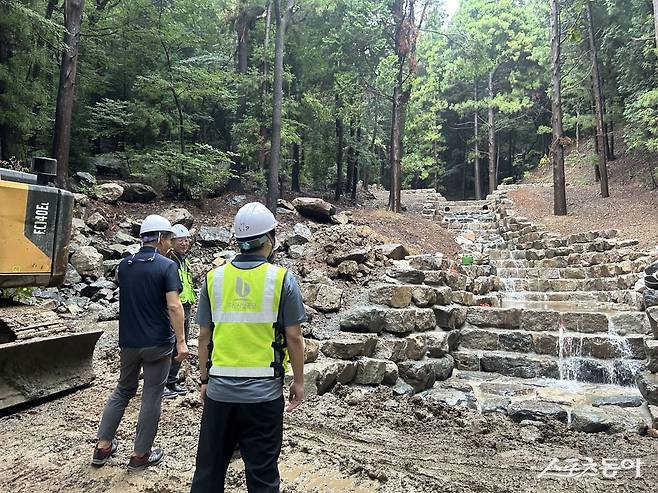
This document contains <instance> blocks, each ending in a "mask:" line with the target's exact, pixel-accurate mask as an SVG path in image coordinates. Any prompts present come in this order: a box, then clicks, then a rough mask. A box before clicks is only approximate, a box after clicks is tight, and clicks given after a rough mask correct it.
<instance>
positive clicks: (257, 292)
mask: <svg viewBox="0 0 658 493" xmlns="http://www.w3.org/2000/svg"><path fill="white" fill-rule="evenodd" d="M285 274H286V269H284V268H282V267H277V266H274V265H271V264H268V263H263V264H261V265H259V266H258V267H254V268H252V269H239V268H237V267H235V266H233V264H230V263H229V264H227V265H224V266H221V267H218V268H217V269H214V270H212V271H210V272H209V273H208V276H207V282H206V285H207V287H208V297H209V299H210V309H211V312H212V320H213V323H214V330H213V336H212V339H213V350H212V356H211V361H212V367H211V368H210V372H209V373H210V375H213V376H226V377H274V376H276V375H277V374H276V373H275V367H281V366H282V367H283V368H282V369H283V371H284V372H285V366H286V360H287V355H286V354H285V350H284V349H283V345H284V341H283V335H282V333H280V331H278V330H277V328H276V327H275V324H276V321H277V318H278V313H279V304H280V301H281V291H282V288H283V281H284V278H285ZM277 348H278V349H277Z"/></svg>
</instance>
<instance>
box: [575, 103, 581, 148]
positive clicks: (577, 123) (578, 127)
mask: <svg viewBox="0 0 658 493" xmlns="http://www.w3.org/2000/svg"><path fill="white" fill-rule="evenodd" d="M576 153H577V154H578V156H580V108H578V107H576Z"/></svg>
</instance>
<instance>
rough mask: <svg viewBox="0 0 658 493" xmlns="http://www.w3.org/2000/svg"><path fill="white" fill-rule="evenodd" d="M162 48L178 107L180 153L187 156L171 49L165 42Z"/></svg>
mask: <svg viewBox="0 0 658 493" xmlns="http://www.w3.org/2000/svg"><path fill="white" fill-rule="evenodd" d="M162 48H163V49H164V52H165V58H166V59H167V69H168V70H169V90H170V91H171V95H172V96H173V98H174V104H175V105H176V111H177V113H178V140H179V142H180V153H181V154H185V138H184V137H185V135H184V130H183V107H182V105H181V102H180V98H179V97H178V93H177V92H176V88H175V87H174V71H173V69H172V66H171V57H170V55H169V48H167V45H166V44H165V42H164V41H162Z"/></svg>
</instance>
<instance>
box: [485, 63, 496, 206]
mask: <svg viewBox="0 0 658 493" xmlns="http://www.w3.org/2000/svg"><path fill="white" fill-rule="evenodd" d="M493 78H494V71H493V70H492V71H491V72H489V85H488V89H489V111H488V114H487V126H488V127H489V193H494V192H495V191H496V188H497V187H498V183H497V181H496V127H495V126H494V107H493V97H494V89H493Z"/></svg>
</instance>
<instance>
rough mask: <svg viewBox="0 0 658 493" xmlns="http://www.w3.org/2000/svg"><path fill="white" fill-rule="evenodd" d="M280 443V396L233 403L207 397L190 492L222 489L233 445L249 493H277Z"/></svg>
mask: <svg viewBox="0 0 658 493" xmlns="http://www.w3.org/2000/svg"><path fill="white" fill-rule="evenodd" d="M282 442H283V396H282V397H279V398H278V399H276V400H273V401H269V402H260V403H254V404H232V403H228V402H217V401H213V400H212V399H209V398H208V397H206V402H205V405H204V407H203V417H202V418H201V434H200V435H199V447H198V449H197V454H196V471H195V472H194V479H193V481H192V493H211V492H212V493H218V492H223V491H224V480H225V478H226V470H227V469H228V465H229V462H230V460H231V456H232V455H233V451H234V450H235V446H236V444H238V445H239V446H240V454H241V455H242V460H243V461H244V465H245V474H246V476H247V490H248V491H249V493H278V492H279V483H280V481H279V467H278V460H279V454H280V453H281V444H282Z"/></svg>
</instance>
